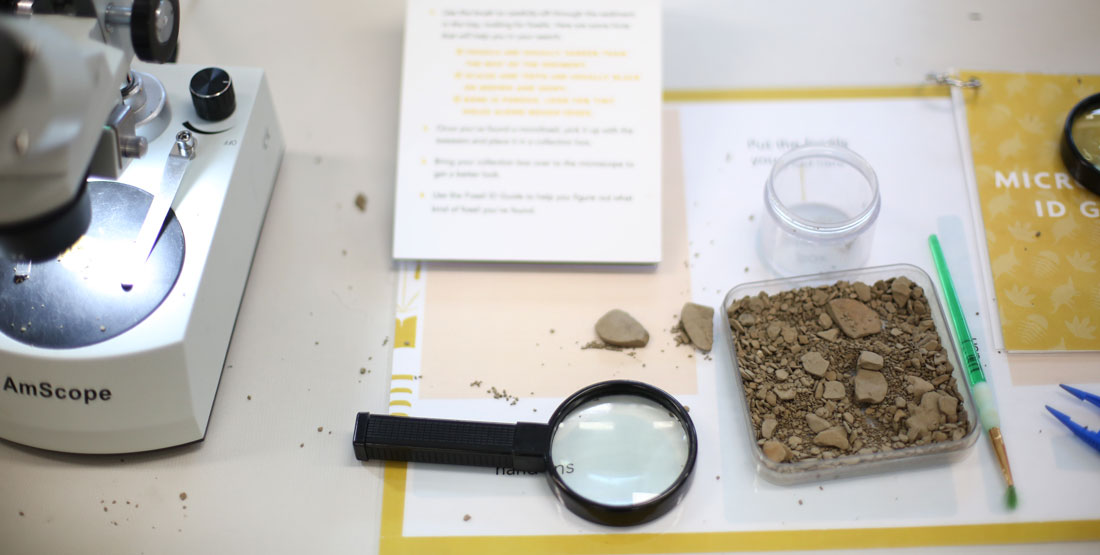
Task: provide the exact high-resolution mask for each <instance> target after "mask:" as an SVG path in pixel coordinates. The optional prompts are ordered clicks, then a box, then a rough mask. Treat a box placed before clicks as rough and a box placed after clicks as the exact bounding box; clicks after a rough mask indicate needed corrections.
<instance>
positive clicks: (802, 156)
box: [758, 146, 881, 276]
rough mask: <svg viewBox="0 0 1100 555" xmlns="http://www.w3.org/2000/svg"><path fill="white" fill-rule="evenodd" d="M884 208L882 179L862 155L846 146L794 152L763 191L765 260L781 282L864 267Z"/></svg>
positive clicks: (762, 248)
mask: <svg viewBox="0 0 1100 555" xmlns="http://www.w3.org/2000/svg"><path fill="white" fill-rule="evenodd" d="M880 205H881V198H880V196H879V188H878V178H877V177H876V176H875V171H874V170H873V169H872V168H871V165H870V164H868V163H867V161H866V160H864V159H863V158H862V157H861V156H860V155H858V154H856V153H855V152H852V151H851V150H849V149H847V148H845V147H841V146H805V147H800V148H796V149H794V150H791V151H790V152H787V153H786V154H784V155H783V156H781V157H780V158H779V159H778V160H776V161H775V165H773V166H772V171H771V175H770V176H768V182H767V184H766V185H765V187H764V208H765V210H766V211H767V213H768V217H766V218H764V221H763V222H762V224H761V230H760V240H759V244H758V246H759V250H760V258H761V259H762V260H763V261H764V263H765V264H767V265H768V266H769V267H770V268H771V269H772V271H773V272H775V273H776V274H778V275H780V276H795V275H803V274H812V273H818V272H826V271H833V270H844V269H849V268H857V267H860V266H862V265H863V264H864V263H865V262H866V261H867V258H868V256H870V254H871V239H872V238H873V231H874V226H875V220H877V219H878V213H879V207H880Z"/></svg>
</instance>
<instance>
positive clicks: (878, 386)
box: [855, 370, 887, 404]
mask: <svg viewBox="0 0 1100 555" xmlns="http://www.w3.org/2000/svg"><path fill="white" fill-rule="evenodd" d="M886 389H887V384H886V377H885V376H883V375H882V372H875V371H874V370H859V371H858V372H856V378H855V390H856V400H857V401H859V402H861V403H874V404H878V403H881V402H882V400H883V399H885V398H886Z"/></svg>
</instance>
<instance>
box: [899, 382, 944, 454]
mask: <svg viewBox="0 0 1100 555" xmlns="http://www.w3.org/2000/svg"><path fill="white" fill-rule="evenodd" d="M909 412H910V413H911V414H912V416H910V417H909V418H907V419H906V420H905V425H906V426H908V427H909V431H908V432H907V433H906V441H908V442H913V441H915V440H918V439H923V438H925V437H928V436H929V435H931V434H932V432H934V431H935V430H936V428H938V427H939V425H940V394H939V393H936V392H935V391H929V392H928V393H925V394H924V396H923V397H921V400H920V405H910V407H909Z"/></svg>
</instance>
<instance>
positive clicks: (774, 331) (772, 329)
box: [767, 322, 783, 339]
mask: <svg viewBox="0 0 1100 555" xmlns="http://www.w3.org/2000/svg"><path fill="white" fill-rule="evenodd" d="M781 331H783V326H780V325H779V322H772V323H770V324H768V329H767V332H768V339H775V338H776V337H778V336H779V332H781Z"/></svg>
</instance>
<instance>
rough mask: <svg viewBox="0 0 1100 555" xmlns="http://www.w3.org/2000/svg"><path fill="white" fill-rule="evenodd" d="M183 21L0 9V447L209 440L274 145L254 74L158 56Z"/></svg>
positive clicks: (109, 446) (97, 447) (167, 4)
mask: <svg viewBox="0 0 1100 555" xmlns="http://www.w3.org/2000/svg"><path fill="white" fill-rule="evenodd" d="M179 20H180V6H179V0H0V438H3V439H5V440H8V441H12V442H15V443H20V444H24V445H29V446H33V447H37V448H42V449H48V450H53V451H62V452H71V453H129V452H137V451H147V450H153V449H160V448H164V447H171V446H175V445H181V444H185V443H191V442H195V441H199V440H201V439H203V438H204V437H205V435H206V429H207V424H208V422H209V419H210V413H211V409H212V407H213V403H214V397H215V394H216V392H217V389H218V383H219V381H220V379H221V373H222V367H223V365H224V361H225V357H226V353H227V351H228V348H229V341H230V338H231V336H232V334H233V328H234V325H235V322H236V318H237V312H238V309H239V307H240V302H241V298H242V296H243V293H244V287H245V283H246V281H247V279H248V274H249V271H250V268H251V265H252V258H253V254H254V253H255V249H256V244H257V241H258V239H259V234H260V230H261V227H262V225H263V221H264V217H265V215H266V212H267V206H268V202H269V199H270V198H271V191H272V187H273V186H274V181H275V178H276V175H277V173H278V169H279V165H280V162H281V159H282V154H283V136H282V134H281V132H280V129H279V125H278V122H277V121H276V118H275V110H274V106H273V104H272V99H271V93H270V91H269V89H268V85H267V81H266V79H265V77H264V74H263V72H262V71H261V70H259V69H251V68H228V69H222V68H210V67H203V66H194V67H189V66H185V65H177V64H174V63H170V62H173V61H174V58H175V55H176V52H177V49H178V48H177V42H178V41H177V39H178V35H179ZM135 58H136V59H135Z"/></svg>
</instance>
